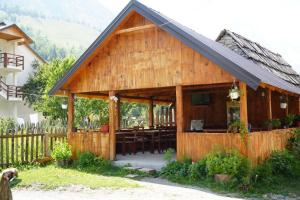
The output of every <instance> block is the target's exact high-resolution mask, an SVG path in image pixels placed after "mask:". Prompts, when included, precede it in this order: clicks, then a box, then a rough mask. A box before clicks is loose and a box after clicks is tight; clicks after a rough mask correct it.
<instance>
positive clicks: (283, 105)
mask: <svg viewBox="0 0 300 200" xmlns="http://www.w3.org/2000/svg"><path fill="white" fill-rule="evenodd" d="M286 107H287V100H286V98H285V97H284V96H280V108H281V109H286Z"/></svg>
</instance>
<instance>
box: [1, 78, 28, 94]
mask: <svg viewBox="0 0 300 200" xmlns="http://www.w3.org/2000/svg"><path fill="white" fill-rule="evenodd" d="M1 93H2V94H1ZM0 95H2V96H3V95H4V97H5V98H6V99H7V100H10V99H23V92H22V87H20V86H14V85H7V84H6V83H4V82H3V81H2V78H1V77H0Z"/></svg>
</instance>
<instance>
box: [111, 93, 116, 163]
mask: <svg viewBox="0 0 300 200" xmlns="http://www.w3.org/2000/svg"><path fill="white" fill-rule="evenodd" d="M115 95H116V92H115V91H109V98H110V100H109V141H110V142H109V149H110V150H109V152H110V153H109V155H110V156H109V158H110V160H115V157H116V131H115V127H116V102H115V101H114V100H112V99H111V98H113V97H114V96H115Z"/></svg>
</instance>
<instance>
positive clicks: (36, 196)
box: [13, 178, 238, 200]
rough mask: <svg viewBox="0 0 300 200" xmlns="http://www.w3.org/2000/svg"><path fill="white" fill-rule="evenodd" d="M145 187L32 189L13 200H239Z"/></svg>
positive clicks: (160, 184)
mask: <svg viewBox="0 0 300 200" xmlns="http://www.w3.org/2000/svg"><path fill="white" fill-rule="evenodd" d="M138 183H139V184H140V185H141V186H142V187H140V188H135V189H98V190H91V189H88V188H84V187H81V186H71V187H68V188H58V189H56V190H54V191H37V190H30V189H21V190H14V191H13V197H14V200H41V199H43V200H50V199H51V200H52V199H56V200H96V199H97V200H98V199H101V200H102V199H105V200H114V199H115V200H152V199H157V200H201V199H203V200H204V199H205V200H223V199H224V200H237V199H238V198H234V197H225V196H221V195H218V194H214V193H212V192H210V191H205V190H200V189H199V188H192V187H183V186H181V185H177V184H173V183H170V182H167V181H165V180H162V179H153V178H151V179H144V180H142V181H139V182H138Z"/></svg>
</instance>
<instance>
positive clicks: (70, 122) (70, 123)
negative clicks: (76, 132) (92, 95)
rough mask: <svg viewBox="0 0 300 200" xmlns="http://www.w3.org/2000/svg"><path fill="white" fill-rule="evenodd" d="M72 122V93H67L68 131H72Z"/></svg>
mask: <svg viewBox="0 0 300 200" xmlns="http://www.w3.org/2000/svg"><path fill="white" fill-rule="evenodd" d="M73 124H74V94H73V93H69V94H68V133H71V132H72V128H73Z"/></svg>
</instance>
